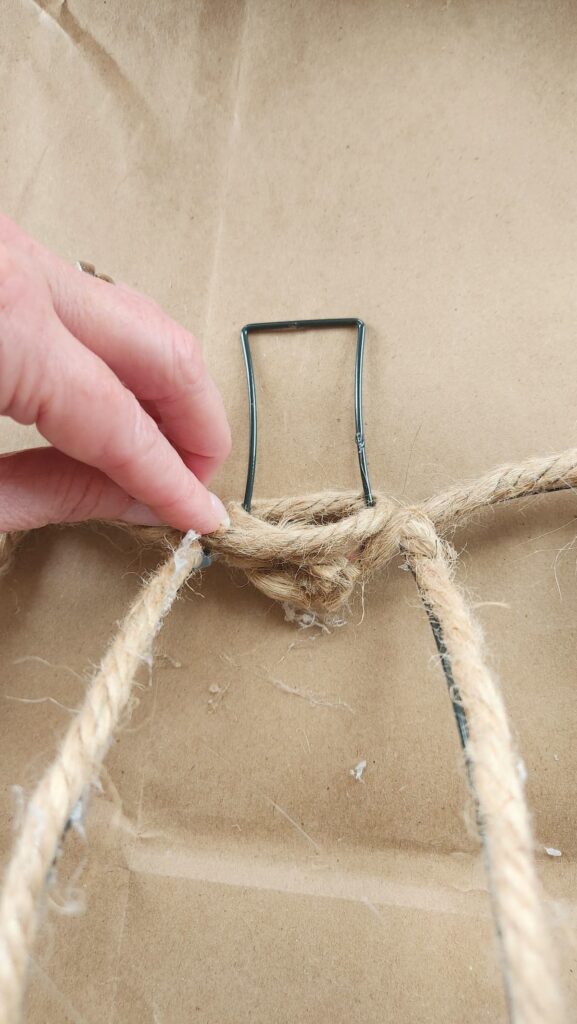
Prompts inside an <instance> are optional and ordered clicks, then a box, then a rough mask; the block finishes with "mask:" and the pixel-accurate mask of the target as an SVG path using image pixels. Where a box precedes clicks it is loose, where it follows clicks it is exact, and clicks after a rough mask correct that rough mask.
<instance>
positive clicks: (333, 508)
mask: <svg viewBox="0 0 577 1024" xmlns="http://www.w3.org/2000/svg"><path fill="white" fill-rule="evenodd" d="M576 487H577V449H571V450H569V451H567V452H564V453H562V454H561V455H554V456H550V457H548V458H542V459H530V460H527V461H526V462H523V463H521V464H519V465H508V466H505V467H502V468H500V469H498V470H495V471H494V472H492V473H488V474H486V475H485V476H483V477H481V478H480V479H479V480H476V481H474V482H472V483H469V484H464V485H461V486H458V487H454V488H452V489H450V490H449V491H447V492H445V493H444V494H441V495H439V496H437V497H434V498H431V499H429V500H428V501H425V502H423V503H422V505H421V506H420V507H417V506H415V507H406V506H403V505H402V504H401V503H400V502H396V501H392V500H391V499H389V498H388V497H386V496H384V495H377V499H376V505H375V507H373V508H366V507H365V505H364V502H363V499H362V497H360V496H359V495H357V494H356V493H350V492H349V493H346V492H345V493H337V492H325V493H320V494H315V495H310V496H306V497H297V498H284V499H277V500H274V501H259V502H255V504H254V507H253V514H252V515H249V514H248V513H247V512H245V510H244V509H243V508H242V507H241V506H240V505H236V504H235V505H231V506H230V516H231V525H230V528H227V529H226V530H224V529H223V530H220V531H219V532H218V533H217V534H213V535H212V536H210V537H207V538H205V539H204V544H205V546H206V547H207V548H208V549H209V550H211V551H212V552H213V553H215V554H216V555H219V556H220V557H221V558H222V560H223V561H224V562H226V563H227V564H229V565H231V566H235V567H238V568H240V569H242V570H243V571H244V572H245V574H246V575H247V577H248V579H249V580H251V581H252V582H253V583H254V584H255V586H256V587H258V588H259V589H260V590H262V591H263V592H264V593H265V594H267V595H268V596H269V597H272V598H274V599H275V600H279V601H289V602H291V603H292V604H295V605H297V606H300V607H304V608H310V607H319V608H322V609H324V610H326V611H333V610H335V609H337V608H339V607H340V606H342V605H343V604H344V603H345V602H346V601H347V600H348V598H349V597H350V595H351V594H352V591H353V589H354V587H355V585H356V584H357V583H358V582H363V581H364V580H365V579H367V578H368V577H369V576H370V575H372V574H373V573H374V572H376V571H377V570H378V569H380V568H382V567H383V566H384V565H386V564H387V562H389V561H390V560H391V559H392V558H393V557H394V556H395V555H398V554H400V553H402V554H404V556H405V558H406V559H407V561H408V564H409V566H410V567H411V569H412V571H413V573H414V575H415V578H416V580H417V584H418V586H419V589H420V592H421V595H422V597H423V600H424V601H425V603H426V605H427V607H428V608H429V609H430V610H431V613H432V614H433V615H434V617H435V619H436V621H437V622H438V623H439V626H440V629H441V630H442V635H443V644H444V645H445V647H446V651H447V656H448V658H449V659H450V666H451V674H452V676H453V677H454V680H455V682H456V684H457V687H458V692H459V698H458V699H459V700H460V701H461V702H462V705H463V712H464V714H465V716H466V722H462V723H461V724H462V737H463V739H464V742H465V754H466V757H467V759H468V762H469V765H470V766H471V773H470V774H471V780H472V785H473V786H474V791H475V795H476V799H477V802H478V808H479V815H480V824H481V832H482V839H483V843H484V846H485V851H486V859H487V865H488V872H489V886H490V891H491V895H492V900H493V906H494V913H495V919H496V923H497V931H498V934H499V936H500V943H501V952H502V961H503V970H504V974H505V978H506V987H507V992H508V995H509V1001H510V1012H511V1017H512V1020H513V1021H514V1022H515V1024H538V1022H539V1024H541V1022H545V1021H547V1024H558V1022H560V1021H561V1020H562V1019H563V1010H562V1005H561V998H560V995H559V989H558V985H557V978H556V972H555V968H554V958H553V954H552V947H551V940H550V936H549V932H548V928H547V922H546V919H545V913H544V909H543V906H542V903H541V898H540V893H539V886H538V880H537V876H536V872H535V867H534V863H533V854H532V839H531V831H530V825H529V816H528V812H527V808H526V806H525V801H524V794H523V790H522V786H521V783H520V781H519V779H518V776H517V772H516V762H515V756H514V749H513V743H512V739H511V734H510V730H509V725H508V722H507V717H506V713H505V709H504V706H503V702H502V699H501V696H500V693H499V690H498V688H497V686H496V684H495V682H494V681H493V680H492V678H491V676H490V674H489V672H488V670H487V668H486V667H485V665H484V663H483V659H482V655H481V648H480V641H479V636H478V633H477V628H476V626H475V624H474V622H473V620H472V618H471V614H470V612H469V610H468V608H467V605H466V604H465V601H464V599H463V597H462V595H461V593H460V591H459V590H458V589H457V588H456V586H455V584H454V583H453V581H452V575H451V564H450V559H449V555H448V547H447V546H446V545H445V544H444V543H443V542H442V541H441V540H440V539H439V537H438V536H437V532H436V531H438V532H439V533H441V534H443V535H447V534H448V533H450V532H451V531H452V530H454V529H455V528H456V527H457V526H458V525H460V524H462V522H463V521H464V520H465V519H467V518H468V517H469V516H470V515H471V514H472V513H474V512H476V511H478V510H480V509H481V508H483V507H485V506H487V505H495V504H498V503H502V502H508V501H510V500H512V499H514V498H521V497H528V496H529V495H537V494H541V493H545V492H547V491H557V490H568V489H572V488H576ZM133 532H134V533H138V532H139V531H137V530H133ZM140 532H142V531H140ZM21 536H22V534H20V535H10V536H9V537H6V535H0V572H1V571H2V570H3V569H4V568H5V567H6V564H7V560H8V559H9V558H10V557H11V554H12V552H13V550H14V547H15V545H16V543H17V542H18V540H19V539H20V537H21ZM145 536H146V538H147V539H149V540H150V539H152V540H153V541H158V540H160V539H161V538H162V539H164V540H166V539H167V537H168V538H175V539H176V538H177V536H178V535H177V534H176V533H175V532H174V531H166V530H147V531H145ZM194 541H195V536H194V535H192V534H187V535H186V536H185V537H184V539H183V540H182V541H181V543H180V546H179V548H178V549H177V550H176V551H175V552H174V554H173V555H172V556H171V558H169V560H168V561H167V562H166V563H165V564H164V565H163V566H161V568H160V569H159V570H158V572H157V574H156V575H155V576H154V577H152V579H151V580H150V582H149V583H148V585H147V586H145V587H144V588H143V590H142V592H141V595H140V597H139V598H138V600H137V601H136V603H135V604H134V606H133V608H132V609H131V611H130V612H129V613H128V615H127V617H126V619H125V621H124V623H123V625H122V626H121V628H120V630H119V632H118V634H117V636H116V638H115V639H114V640H113V642H112V645H111V647H110V648H109V650H108V652H107V654H106V655H105V657H104V659H103V661H102V664H101V668H100V671H99V673H98V675H97V676H96V677H95V679H94V681H93V682H92V684H91V687H90V690H89V692H88V694H87V696H86V699H85V702H84V705H83V707H82V708H81V710H80V712H79V714H78V716H77V718H76V720H75V722H73V723H72V725H71V727H70V729H69V731H68V733H67V734H66V736H65V738H64V742H63V744H62V746H61V749H60V752H59V754H58V756H57V758H56V760H55V762H54V764H53V765H52V767H51V768H49V769H48V771H47V772H46V774H45V775H44V777H43V779H42V780H41V781H40V783H39V785H38V786H37V788H36V791H35V793H34V794H33V796H32V799H31V801H30V804H29V805H28V808H27V811H26V815H25V819H24V824H23V827H22V831H21V833H20V837H19V839H18V841H17V844H16V848H15V851H14V854H13V857H12V860H11V862H10V864H9V867H8V871H7V874H6V878H5V883H4V889H3V893H2V898H1V901H0V1024H15V1022H16V1021H17V1019H18V1013H19V1007H20V1003H21V996H22V991H23V987H24V983H25V975H26V967H27V961H28V957H29V954H30V950H31V948H32V944H33V941H34V937H35V933H36V930H37V925H38V906H39V904H40V901H41V897H42V893H43V890H44V886H45V883H46V878H47V876H48V874H49V872H50V869H51V866H52V864H53V861H54V858H55V856H56V854H57V851H58V847H59V843H60V839H61V836H62V833H63V831H64V829H65V828H66V824H67V822H69V820H70V816H71V814H72V813H73V809H74V807H75V806H76V804H77V802H78V800H79V799H80V798H81V796H82V794H83V792H84V791H85V789H86V787H87V786H88V785H89V783H90V781H91V779H92V777H93V775H94V774H95V773H96V772H97V770H98V767H99V765H100V763H101V761H102V759H103V757H104V756H105V754H106V750H107V748H108V744H109V742H110V739H111V737H112V735H113V732H114V729H115V728H116V726H117V725H118V721H119V718H120V716H121V714H122V711H123V709H124V708H125V707H126V705H127V702H128V699H129V695H130V691H131V687H132V683H133V680H134V675H135V672H136V669H137V667H138V665H139V663H140V661H141V660H142V658H143V657H144V656H145V655H146V654H147V652H148V651H149V649H150V644H151V643H152V641H153V639H154V636H155V635H156V632H157V631H158V629H159V628H160V625H161V622H162V619H163V617H164V615H166V613H167V611H168V610H169V609H170V607H171V605H172V603H173V601H174V599H175V597H176V594H177V592H178V589H179V587H180V586H181V585H182V583H183V582H184V580H185V579H186V577H187V576H188V575H189V573H190V572H191V571H193V570H194V569H195V568H198V567H199V566H200V564H201V561H202V550H201V548H200V545H198V544H196V543H194ZM453 696H454V698H455V699H456V695H455V694H453ZM465 726H466V727H465Z"/></svg>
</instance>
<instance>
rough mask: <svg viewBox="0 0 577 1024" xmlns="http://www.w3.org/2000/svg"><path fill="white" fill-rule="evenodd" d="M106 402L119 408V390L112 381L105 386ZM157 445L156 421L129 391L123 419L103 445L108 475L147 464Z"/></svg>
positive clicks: (120, 417) (115, 421)
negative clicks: (138, 464) (140, 464)
mask: <svg viewBox="0 0 577 1024" xmlns="http://www.w3.org/2000/svg"><path fill="white" fill-rule="evenodd" d="M102 397H103V401H104V402H105V403H107V404H108V405H109V407H110V408H112V407H114V406H116V407H117V406H118V386H117V382H116V381H112V382H111V383H110V385H109V386H107V387H106V386H105V393H104V395H103V396H102ZM156 441H157V428H156V425H155V424H154V421H153V420H152V419H151V417H150V416H148V415H147V413H145V412H144V410H143V408H142V406H141V405H140V403H139V402H138V400H137V399H136V398H135V396H134V395H133V393H132V392H131V391H128V390H125V392H124V400H123V405H122V415H121V416H117V417H114V418H113V421H112V426H111V427H110V432H109V434H108V436H107V437H106V438H105V439H104V442H103V445H102V452H101V458H100V460H99V461H101V462H102V463H103V464H104V465H105V466H106V471H107V472H108V473H114V474H123V473H125V472H126V471H127V470H128V469H129V468H130V467H131V466H133V465H135V464H136V463H141V462H145V461H146V459H147V457H148V456H149V455H150V453H151V451H152V450H153V448H154V446H155V444H156Z"/></svg>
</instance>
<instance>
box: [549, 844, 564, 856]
mask: <svg viewBox="0 0 577 1024" xmlns="http://www.w3.org/2000/svg"><path fill="white" fill-rule="evenodd" d="M545 853H546V854H547V855H548V856H549V857H562V856H563V854H562V853H561V850H556V849H555V847H554V846H546V847H545Z"/></svg>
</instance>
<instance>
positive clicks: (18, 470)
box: [0, 448, 162, 532]
mask: <svg viewBox="0 0 577 1024" xmlns="http://www.w3.org/2000/svg"><path fill="white" fill-rule="evenodd" d="M85 519H121V520H123V521H124V522H127V523H139V524H141V525H143V526H161V525H162V523H161V520H159V519H158V517H157V516H155V515H154V513H153V512H152V511H151V509H149V508H147V506H146V505H141V504H140V503H139V502H136V501H134V500H133V498H131V497H130V495H128V494H126V492H125V491H123V490H122V488H120V487H118V485H117V484H115V483H113V482H112V480H110V479H109V478H108V477H107V476H105V474H104V473H101V472H100V470H98V469H93V468H92V467H91V466H85V465H84V463H82V462H77V461H76V460H75V459H71V458H69V457H68V456H67V455H63V454H62V452H59V451H57V450H56V449H55V448H31V449H29V450H28V451H24V452H15V453H13V454H10V455H3V456H0V531H3V532H9V531H12V530H32V529H35V528H36V527H38V526H46V525H48V524H49V523H80V522H83V521H84V520H85Z"/></svg>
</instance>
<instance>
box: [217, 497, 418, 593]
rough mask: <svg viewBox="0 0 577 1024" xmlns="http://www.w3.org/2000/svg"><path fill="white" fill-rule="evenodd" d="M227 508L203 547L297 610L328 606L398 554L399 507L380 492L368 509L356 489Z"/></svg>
mask: <svg viewBox="0 0 577 1024" xmlns="http://www.w3.org/2000/svg"><path fill="white" fill-rule="evenodd" d="M229 511H230V518H231V525H230V528H229V529H227V530H226V531H219V533H217V534H214V535H213V536H212V537H208V538H206V541H207V544H208V546H209V547H211V548H212V549H213V550H214V551H215V552H218V553H219V554H220V555H221V556H222V557H223V559H224V561H226V562H227V563H228V564H229V565H231V566H235V567H237V568H240V569H242V570H243V571H244V573H245V574H246V576H247V577H248V579H249V580H250V581H251V583H253V584H254V585H255V586H256V587H257V588H258V589H259V590H261V591H262V592H263V593H265V594H266V595H267V596H268V597H271V598H273V599H274V600H275V601H282V602H288V603H289V604H291V605H294V606H295V607H297V608H304V609H310V608H316V609H322V610H323V611H326V612H334V611H336V610H337V609H338V608H340V607H341V606H342V605H343V604H346V602H347V601H348V600H349V599H350V597H351V595H352V592H353V590H354V588H355V586H356V585H357V584H358V583H362V582H363V581H364V580H365V579H367V578H368V577H369V576H370V575H372V573H373V572H375V571H376V569H378V568H379V567H381V566H383V565H384V564H385V563H386V562H388V561H389V560H390V559H391V558H392V557H393V556H394V555H395V554H397V553H398V552H399V507H398V505H395V504H394V503H393V502H392V501H390V500H389V499H387V498H384V497H382V496H377V499H376V503H375V505H374V506H373V507H371V508H367V506H366V505H365V502H364V499H363V497H362V496H360V495H359V494H357V493H356V492H340V491H339V492H332V491H329V492H327V491H324V492H322V493H321V494H312V495H307V496H306V497H296V498H282V499H279V500H275V501H262V500H261V501H256V502H255V503H254V505H253V509H252V511H251V513H248V512H246V510H245V509H244V508H243V507H242V506H241V505H238V504H234V505H231V506H230V508H229ZM403 521H404V520H403Z"/></svg>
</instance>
